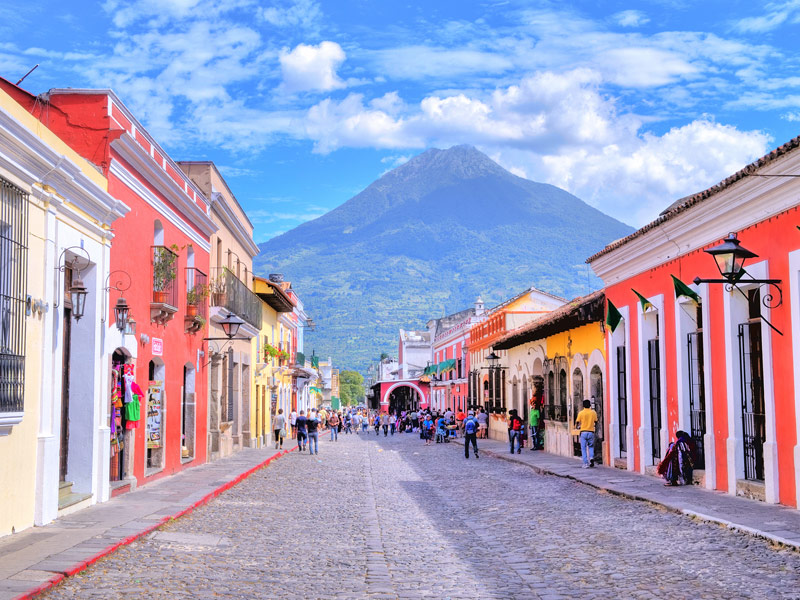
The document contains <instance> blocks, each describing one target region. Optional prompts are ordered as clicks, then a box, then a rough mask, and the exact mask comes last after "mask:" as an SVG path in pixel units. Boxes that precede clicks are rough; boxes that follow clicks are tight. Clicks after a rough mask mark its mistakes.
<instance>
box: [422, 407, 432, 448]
mask: <svg viewBox="0 0 800 600" xmlns="http://www.w3.org/2000/svg"><path fill="white" fill-rule="evenodd" d="M419 433H420V436H422V439H424V440H425V445H426V446H430V445H431V435H432V433H433V419H432V418H431V416H430V415H429V414H426V415H425V419H424V420H423V421H422V424H421V425H420V432H419Z"/></svg>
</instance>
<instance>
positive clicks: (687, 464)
mask: <svg viewBox="0 0 800 600" xmlns="http://www.w3.org/2000/svg"><path fill="white" fill-rule="evenodd" d="M675 437H676V440H675V441H674V442H672V443H671V444H670V445H669V449H668V450H667V453H666V454H665V455H664V459H663V460H662V461H661V462H660V463H659V465H658V474H659V475H661V476H662V477H663V478H664V479H665V482H664V485H692V483H693V479H692V476H693V473H694V442H693V441H692V438H691V436H690V435H689V434H688V433H686V432H685V431H678V432H676V433H675Z"/></svg>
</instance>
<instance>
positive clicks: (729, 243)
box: [694, 233, 783, 335]
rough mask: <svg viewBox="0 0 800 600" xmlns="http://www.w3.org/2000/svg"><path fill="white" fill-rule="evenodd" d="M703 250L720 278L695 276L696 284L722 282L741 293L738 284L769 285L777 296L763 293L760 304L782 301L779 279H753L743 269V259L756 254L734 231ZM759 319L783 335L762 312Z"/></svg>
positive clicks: (767, 304) (776, 305)
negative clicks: (719, 241) (713, 262)
mask: <svg viewBox="0 0 800 600" xmlns="http://www.w3.org/2000/svg"><path fill="white" fill-rule="evenodd" d="M705 252H707V253H708V254H710V255H711V256H713V257H714V261H715V262H716V263H717V268H718V269H719V274H720V275H722V279H702V278H700V277H695V278H694V283H695V284H696V285H700V284H701V283H722V284H724V285H725V289H726V290H727V291H729V292H730V291H733V289H736V290H738V291H739V292H740V293H741V294H744V292H743V291H742V290H741V288H740V287H739V285H746V286H759V287H760V286H770V287H772V288H775V291H776V292H777V298H776V297H775V296H774V295H773V294H772V293H767V294H764V295H763V297H762V299H761V304H763V305H764V306H765V307H766V308H777V307H779V306H780V305H781V304H782V303H783V291H782V290H781V287H780V285H779V284H780V283H781V280H780V279H755V278H754V277H752V276H750V274H749V273H747V272H746V271H745V270H744V263H745V261H746V260H747V259H749V258H756V257H758V254H756V253H755V252H751V251H750V250H748V249H747V248H744V247H743V246H742V245H741V244H740V243H739V238H737V237H736V234H735V233H729V234H728V237H726V238H725V241H724V242H722V243H721V244H720V245H719V246H714V247H713V248H709V249H708V250H706V251H705ZM745 276H746V277H745ZM761 320H762V321H764V322H765V323H766V324H767V325H769V326H770V327H771V328H772V329H773V330H774V331H775V332H777V333H779V334H780V335H783V333H781V332H780V331H779V330H778V329H777V328H776V327H775V326H774V325H773V324H772V323H770V322H769V321H768V320H767V319H766V318H765V317H764V315H763V314H762V315H761Z"/></svg>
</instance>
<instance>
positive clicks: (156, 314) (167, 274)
mask: <svg viewBox="0 0 800 600" xmlns="http://www.w3.org/2000/svg"><path fill="white" fill-rule="evenodd" d="M152 251H153V262H152V267H153V298H152V300H151V302H150V320H151V321H152V322H154V323H158V324H160V325H166V324H167V322H168V321H170V320H172V317H174V316H175V313H176V312H178V286H177V285H175V279H176V278H177V276H178V255H177V254H176V253H175V252H173V251H172V250H171V249H170V248H167V247H166V246H152Z"/></svg>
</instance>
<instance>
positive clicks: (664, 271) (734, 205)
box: [588, 138, 800, 506]
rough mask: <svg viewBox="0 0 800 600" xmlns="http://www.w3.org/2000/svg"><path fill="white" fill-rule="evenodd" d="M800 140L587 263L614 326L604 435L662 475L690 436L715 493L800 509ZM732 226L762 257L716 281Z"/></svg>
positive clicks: (637, 464)
mask: <svg viewBox="0 0 800 600" xmlns="http://www.w3.org/2000/svg"><path fill="white" fill-rule="evenodd" d="M799 146H800V138H795V139H794V140H792V141H791V142H789V143H787V144H785V145H784V146H781V147H780V148H778V149H776V150H775V151H773V152H771V153H770V154H768V155H767V156H765V157H763V158H761V159H759V160H758V161H756V162H754V163H753V164H751V165H749V166H747V167H746V168H744V169H742V170H741V171H739V172H737V173H735V174H734V175H732V176H730V177H728V178H727V179H725V180H724V181H722V182H720V183H719V184H718V185H715V186H713V187H712V188H709V189H708V190H705V191H703V192H700V193H698V194H695V195H693V196H689V197H687V198H683V199H681V200H679V201H677V202H676V203H675V204H673V205H672V206H670V207H669V208H667V209H666V210H665V211H664V212H663V213H662V214H661V216H660V217H659V218H658V219H657V220H656V221H654V222H652V223H650V224H649V225H647V226H645V227H643V228H641V229H640V230H638V231H636V232H634V233H633V234H631V235H629V236H628V237H626V238H623V239H622V240H620V241H617V242H615V243H613V244H611V245H609V246H608V247H606V248H605V249H604V250H602V251H601V252H599V253H598V254H596V255H594V256H592V257H590V258H589V259H588V262H589V263H590V264H591V266H592V268H593V269H594V271H595V272H596V273H597V274H598V275H599V276H600V277H601V278H602V279H603V281H604V282H605V284H606V295H607V298H608V311H609V313H610V314H609V321H610V323H612V324H613V325H614V326H613V327H609V328H608V329H607V332H606V348H607V356H608V372H609V373H610V375H611V376H610V377H609V378H608V387H607V391H608V397H609V400H610V402H609V404H610V409H611V410H610V411H609V414H608V417H609V418H608V420H607V436H608V439H609V445H610V450H611V452H612V455H613V457H614V458H615V459H616V460H617V461H619V463H621V464H623V465H624V466H625V467H626V468H628V469H629V470H635V471H639V472H642V473H646V472H652V470H653V468H654V465H656V464H657V463H658V462H659V460H660V459H661V458H662V457H663V455H664V452H665V451H666V448H667V445H668V443H669V442H670V440H672V439H674V436H675V432H676V431H677V430H679V429H682V430H684V431H686V432H687V433H690V434H691V436H692V437H693V438H694V441H695V443H696V445H697V448H698V454H699V456H698V459H699V460H698V463H699V464H698V465H697V467H699V468H698V470H697V471H696V475H697V476H698V478H699V479H700V481H701V483H703V484H704V485H705V486H706V487H707V488H709V489H716V490H721V491H725V492H727V493H729V494H739V495H745V496H751V497H755V498H759V499H762V500H765V501H766V502H770V503H778V502H780V503H783V504H787V505H790V506H798V502H799V501H800V496H799V495H798V490H800V446H799V445H798V440H799V439H800V419H799V418H798V409H797V407H798V406H800V386H798V381H800V367H799V366H798V365H800V355H799V354H800V350H798V340H799V339H800V302H798V298H799V297H800V287H799V286H800V284H799V283H798V282H800V230H798V224H800V215H798V204H799V202H798V190H800V182H798V180H797V178H796V175H797V174H798V172H800V150H798V147H799ZM730 232H733V233H734V234H735V237H736V238H737V239H738V242H739V243H740V244H741V246H743V247H744V248H746V249H747V250H749V251H751V252H752V253H754V254H755V255H757V256H751V257H749V258H747V260H746V263H745V264H744V272H740V273H739V274H738V275H736V276H735V277H734V279H733V280H731V281H727V282H726V283H719V282H718V281H724V279H723V278H722V277H721V271H720V270H718V268H717V266H716V263H715V260H714V259H713V257H712V256H710V255H709V254H708V253H707V252H706V251H707V250H709V249H711V248H713V247H715V246H717V245H719V244H720V242H721V241H722V240H723V239H724V238H726V236H728V234H729V233H730ZM695 278H698V281H697V282H694V280H695ZM702 280H711V281H702ZM758 280H773V283H769V284H767V283H759V282H758ZM712 357H713V360H712Z"/></svg>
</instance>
